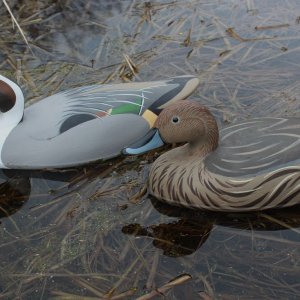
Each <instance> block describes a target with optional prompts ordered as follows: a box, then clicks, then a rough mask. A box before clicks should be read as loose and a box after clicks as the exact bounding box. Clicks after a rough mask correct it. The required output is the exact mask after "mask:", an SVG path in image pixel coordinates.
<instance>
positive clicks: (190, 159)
mask: <svg viewBox="0 0 300 300" xmlns="http://www.w3.org/2000/svg"><path fill="white" fill-rule="evenodd" d="M154 127H155V128H157V130H158V131H157V132H156V133H155V134H154V137H153V139H152V140H150V141H149V143H148V144H146V145H144V146H143V147H140V148H134V149H131V148H129V149H125V151H126V152H127V153H129V154H130V153H140V152H144V151H148V150H150V149H151V148H152V149H153V148H155V147H157V146H160V145H162V144H163V142H165V143H184V142H185V143H186V144H184V145H183V146H180V147H178V148H175V149H172V150H170V151H168V152H166V153H164V154H163V155H161V156H160V157H159V158H158V159H157V160H156V161H155V162H154V163H153V165H152V166H151V169H150V174H149V190H150V194H152V195H153V196H155V197H156V198H158V199H161V200H164V201H166V202H168V203H170V204H173V205H183V206H187V207H190V208H200V209H206V210H212V211H239V212H243V211H255V210H256V211H259V210H265V209H271V208H280V207H288V206H292V205H295V204H299V203H300V117H290V118H256V119H252V120H246V121H244V122H241V123H237V124H233V125H231V126H228V127H225V128H224V129H222V130H221V131H220V139H219V130H218V126H217V122H216V120H215V118H214V117H213V115H212V114H211V113H210V112H209V110H208V109H207V108H205V107H203V106H201V105H200V104H199V103H197V102H193V101H189V100H185V101H178V102H176V103H175V104H172V105H170V106H169V107H167V108H166V109H164V110H163V111H162V112H161V114H160V115H159V117H158V118H157V120H156V121H155V124H154Z"/></svg>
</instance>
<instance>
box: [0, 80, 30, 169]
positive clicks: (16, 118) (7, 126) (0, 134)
mask: <svg viewBox="0 0 300 300" xmlns="http://www.w3.org/2000/svg"><path fill="white" fill-rule="evenodd" d="M0 80H2V81H4V82H5V83H7V84H8V85H9V86H10V87H11V88H12V89H13V92H14V93H15V96H16V102H15V104H14V106H13V107H12V108H11V109H10V110H8V111H6V112H4V113H3V112H0V168H5V165H4V164H3V162H2V160H1V152H2V148H3V145H4V143H5V140H6V139H7V137H8V136H9V134H10V132H11V131H12V130H13V129H14V128H15V127H16V126H17V125H18V124H19V122H20V121H21V120H22V117H23V113H24V96H23V93H22V91H21V89H20V88H19V87H18V86H17V85H16V84H15V83H14V82H12V81H10V80H9V79H7V78H5V77H3V76H1V75H0Z"/></svg>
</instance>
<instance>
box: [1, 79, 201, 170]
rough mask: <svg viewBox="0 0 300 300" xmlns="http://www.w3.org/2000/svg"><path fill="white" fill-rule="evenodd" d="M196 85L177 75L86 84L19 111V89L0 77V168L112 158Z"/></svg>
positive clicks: (144, 134)
mask: <svg viewBox="0 0 300 300" xmlns="http://www.w3.org/2000/svg"><path fill="white" fill-rule="evenodd" d="M198 84H199V80H198V79H197V78H196V77H194V76H179V77H174V78H170V79H167V80H160V81H153V82H133V83H125V84H110V85H108V84H107V85H91V86H85V87H79V88H74V89H71V90H68V91H65V92H60V93H58V94H55V95H52V96H50V97H47V98H45V99H43V100H41V101H39V102H37V103H35V104H33V105H31V106H29V107H28V108H26V109H25V110H24V96H23V93H22V91H21V89H20V88H19V86H18V85H17V84H15V83H14V82H12V81H11V80H9V79H8V78H6V77H4V76H1V75H0V168H10V169H43V168H66V167H73V166H80V165H83V164H87V163H90V162H94V161H97V160H102V159H108V158H112V157H115V156H118V155H120V154H121V152H122V149H124V148H125V147H128V146H130V145H131V144H136V143H137V144H143V143H144V142H145V141H146V140H147V135H148V133H149V131H150V129H151V128H152V126H153V123H154V121H155V119H156V118H157V115H158V114H159V113H160V111H161V110H162V109H163V108H164V107H165V106H166V105H168V104H169V103H172V102H175V101H177V100H178V99H181V98H182V97H183V98H186V97H187V96H188V95H190V94H191V93H192V92H193V91H194V90H195V88H196V87H197V86H198Z"/></svg>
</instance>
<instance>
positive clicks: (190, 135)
mask: <svg viewBox="0 0 300 300" xmlns="http://www.w3.org/2000/svg"><path fill="white" fill-rule="evenodd" d="M154 127H155V129H156V131H154V132H153V136H152V139H151V140H150V141H148V143H147V144H145V145H144V146H142V147H140V148H137V149H132V148H127V149H125V153H127V154H140V153H144V152H146V151H149V150H152V149H154V148H157V147H159V146H162V145H163V144H164V143H168V144H174V143H188V145H187V149H188V150H189V151H191V152H192V153H199V152H200V153H201V154H202V155H204V154H207V153H209V152H211V151H213V150H215V149H216V148H217V146H218V140H219V130H218V125H217V122H216V120H215V118H214V117H213V115H212V114H211V113H210V111H209V110H208V109H207V108H206V107H204V106H202V105H201V104H199V103H198V102H196V101H189V100H180V101H177V102H176V103H174V104H171V105H170V106H168V107H167V108H165V109H164V110H163V111H162V112H161V113H160V115H159V116H158V118H157V120H156V122H155V124H154Z"/></svg>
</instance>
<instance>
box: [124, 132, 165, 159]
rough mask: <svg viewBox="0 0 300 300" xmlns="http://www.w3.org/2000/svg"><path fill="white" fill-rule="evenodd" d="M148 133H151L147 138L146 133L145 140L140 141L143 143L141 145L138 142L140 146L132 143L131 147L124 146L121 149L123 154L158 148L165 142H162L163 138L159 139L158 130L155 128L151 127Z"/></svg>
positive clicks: (139, 152)
mask: <svg viewBox="0 0 300 300" xmlns="http://www.w3.org/2000/svg"><path fill="white" fill-rule="evenodd" d="M150 133H151V137H150V139H149V136H148V135H147V140H145V139H143V141H142V142H144V143H145V144H142V145H141V143H140V142H139V144H140V145H141V146H139V145H132V147H128V148H125V149H124V150H123V154H125V155H128V154H129V155H134V154H142V153H146V152H148V151H150V150H153V149H156V148H159V147H161V146H163V145H164V144H165V143H164V142H163V140H162V139H161V137H160V134H159V131H158V130H157V129H152V130H151V131H150Z"/></svg>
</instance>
